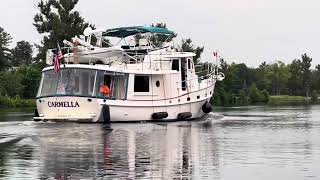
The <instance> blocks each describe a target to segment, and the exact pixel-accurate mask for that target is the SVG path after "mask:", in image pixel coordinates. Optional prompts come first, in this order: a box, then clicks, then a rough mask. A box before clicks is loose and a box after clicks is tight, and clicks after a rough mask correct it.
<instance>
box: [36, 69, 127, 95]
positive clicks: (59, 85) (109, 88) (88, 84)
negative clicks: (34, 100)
mask: <svg viewBox="0 0 320 180" xmlns="http://www.w3.org/2000/svg"><path fill="white" fill-rule="evenodd" d="M127 80H128V75H127V74H116V73H114V72H107V71H101V70H94V69H80V68H64V69H61V70H60V72H59V73H58V74H56V73H55V72H54V71H53V70H49V71H44V72H43V75H42V83H41V84H42V86H41V87H40V89H39V93H38V97H43V96H55V95H70V96H88V97H92V96H95V97H101V98H114V99H124V98H125V94H126V89H127V88H126V87H127Z"/></svg>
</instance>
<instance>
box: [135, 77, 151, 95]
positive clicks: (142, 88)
mask: <svg viewBox="0 0 320 180" xmlns="http://www.w3.org/2000/svg"><path fill="white" fill-rule="evenodd" d="M134 92H149V76H141V75H135V76H134Z"/></svg>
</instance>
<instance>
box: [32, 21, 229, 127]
mask: <svg viewBox="0 0 320 180" xmlns="http://www.w3.org/2000/svg"><path fill="white" fill-rule="evenodd" d="M155 35H157V36H162V37H170V36H171V35H173V32H172V31H170V30H168V29H165V28H156V27H150V26H134V27H123V28H114V29H108V30H92V29H90V28H87V29H86V30H85V31H84V35H82V36H81V37H80V38H77V37H75V38H73V40H72V43H71V42H68V41H64V44H66V45H68V47H67V48H66V47H65V48H62V50H64V51H65V52H67V53H66V54H65V55H64V59H65V62H66V63H65V64H62V65H60V70H59V71H58V72H55V69H54V66H53V51H52V50H48V53H47V60H46V61H47V64H49V65H51V66H50V67H47V68H44V69H43V71H42V80H41V83H40V87H39V91H38V94H37V98H36V99H37V100H36V101H37V110H36V111H35V117H34V120H36V121H40V120H43V121H47V120H54V121H75V122H133V121H170V120H189V119H194V118H198V117H201V116H203V115H204V114H205V113H209V112H210V111H211V110H212V108H211V105H210V104H209V101H210V98H211V97H212V95H213V91H214V86H215V83H216V81H221V80H223V79H224V75H223V74H222V73H218V71H217V69H216V68H214V67H213V66H210V68H208V69H207V71H206V73H205V75H204V76H201V77H200V76H198V75H197V74H196V72H195V65H194V62H193V57H194V56H195V54H194V53H191V52H177V51H176V50H175V49H174V48H173V47H172V46H169V45H168V46H166V45H163V46H162V47H155V46H154V45H153V44H152V43H151V41H150V38H152V37H154V36H155ZM137 36H139V38H137ZM93 37H94V39H95V40H93ZM133 37H136V38H135V40H134V42H133V41H132V42H130V38H131V40H133V39H132V38H133ZM105 38H119V39H120V41H119V43H118V44H116V45H114V46H111V47H103V46H102V44H104V43H103V42H104V40H105ZM128 39H129V40H128ZM92 41H95V43H94V45H92V44H93V43H91V42H92ZM128 41H129V42H128ZM121 42H122V44H121ZM164 44H165V43H164ZM208 67H209V66H208Z"/></svg>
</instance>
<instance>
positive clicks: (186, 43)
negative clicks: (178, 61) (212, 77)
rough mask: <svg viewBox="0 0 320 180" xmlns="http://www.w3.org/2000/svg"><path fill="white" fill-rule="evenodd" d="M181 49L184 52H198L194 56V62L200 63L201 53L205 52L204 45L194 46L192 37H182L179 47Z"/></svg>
mask: <svg viewBox="0 0 320 180" xmlns="http://www.w3.org/2000/svg"><path fill="white" fill-rule="evenodd" d="M178 50H179V51H183V52H193V53H195V54H196V56H195V57H194V59H193V60H194V63H195V64H198V63H199V61H200V57H201V54H202V53H203V50H204V47H199V46H198V47H194V45H193V44H192V40H191V39H190V38H188V39H182V40H181V45H180V47H179V48H178Z"/></svg>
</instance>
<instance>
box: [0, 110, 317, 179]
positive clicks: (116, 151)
mask: <svg viewBox="0 0 320 180" xmlns="http://www.w3.org/2000/svg"><path fill="white" fill-rule="evenodd" d="M215 111H216V113H217V114H215V113H211V114H209V115H208V116H207V117H205V118H203V119H201V121H193V122H176V123H164V124H159V123H158V124H146V123H144V124H140V123H138V124H111V125H103V124H77V123H36V122H33V121H32V112H31V111H27V112H24V111H17V110H3V109H2V110H0V179H111V178H114V179H151V178H153V179H263V180H270V179H320V106H309V107H300V106H294V107H258V106H257V107H241V108H225V109H215Z"/></svg>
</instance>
